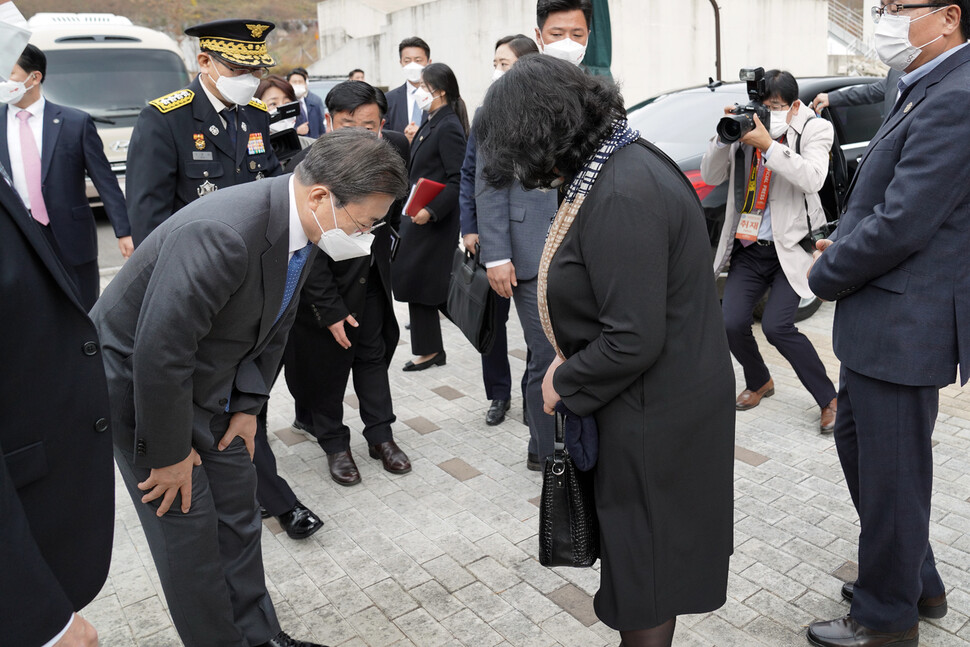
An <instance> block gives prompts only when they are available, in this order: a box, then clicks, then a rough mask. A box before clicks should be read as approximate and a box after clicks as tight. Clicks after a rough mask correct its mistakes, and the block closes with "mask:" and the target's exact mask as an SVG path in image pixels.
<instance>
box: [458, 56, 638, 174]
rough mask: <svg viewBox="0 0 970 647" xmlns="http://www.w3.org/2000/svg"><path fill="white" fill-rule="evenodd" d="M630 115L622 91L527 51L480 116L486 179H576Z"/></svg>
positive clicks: (477, 131)
mask: <svg viewBox="0 0 970 647" xmlns="http://www.w3.org/2000/svg"><path fill="white" fill-rule="evenodd" d="M625 117H626V110H625V109H624V106H623V97H622V95H621V94H620V89H619V87H617V85H616V84H615V83H613V82H611V81H608V80H606V79H605V78H604V77H598V76H590V75H588V74H585V73H584V72H583V71H582V70H580V69H579V68H578V67H576V66H575V65H570V64H569V63H567V62H565V61H560V60H558V59H555V58H553V57H551V56H526V57H523V58H521V59H519V61H518V62H517V63H516V64H515V65H513V66H512V67H511V68H510V69H509V71H508V72H506V73H505V75H504V76H502V78H500V79H499V80H498V81H496V82H495V83H493V84H492V86H491V87H490V88H489V90H488V94H486V95H485V102H484V103H483V104H482V108H481V110H479V112H478V115H477V117H476V119H475V127H474V130H475V137H476V139H477V140H478V154H479V156H480V158H479V161H480V162H482V164H483V165H482V173H483V175H484V178H485V180H486V181H487V182H488V183H489V184H491V185H492V186H495V187H499V188H501V187H506V186H509V185H510V184H512V182H513V181H515V180H519V181H520V182H521V183H522V186H524V187H525V188H527V189H535V188H544V187H549V186H551V185H552V183H553V182H554V181H555V180H557V179H558V178H559V177H565V178H566V180H567V181H568V180H569V179H571V178H572V177H573V176H574V175H575V174H576V173H577V172H579V170H580V169H581V168H582V167H583V164H585V163H586V160H587V159H588V158H589V156H590V155H592V154H593V153H594V152H595V151H596V149H597V148H598V147H599V145H600V142H602V141H603V139H605V138H606V137H607V136H608V135H609V134H610V131H611V130H612V127H613V121H614V120H615V119H622V118H625Z"/></svg>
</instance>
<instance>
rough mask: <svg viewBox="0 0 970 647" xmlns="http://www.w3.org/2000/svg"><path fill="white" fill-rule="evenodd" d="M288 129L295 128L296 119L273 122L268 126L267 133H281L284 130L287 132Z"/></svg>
mask: <svg viewBox="0 0 970 647" xmlns="http://www.w3.org/2000/svg"><path fill="white" fill-rule="evenodd" d="M290 128H296V117H290V118H289V119H280V120H279V121H274V122H273V123H271V124H270V125H269V131H270V132H271V133H281V132H283V131H284V130H289V129H290Z"/></svg>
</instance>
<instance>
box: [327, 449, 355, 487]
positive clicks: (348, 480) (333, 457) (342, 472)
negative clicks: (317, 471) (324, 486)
mask: <svg viewBox="0 0 970 647" xmlns="http://www.w3.org/2000/svg"><path fill="white" fill-rule="evenodd" d="M327 465H329V466H330V478H332V479H333V481H334V483H336V484H337V485H345V486H348V487H349V486H351V485H357V484H358V483H360V470H359V469H357V463H355V462H354V457H353V455H352V454H351V453H350V450H349V449H348V450H347V451H345V452H336V453H334V454H327Z"/></svg>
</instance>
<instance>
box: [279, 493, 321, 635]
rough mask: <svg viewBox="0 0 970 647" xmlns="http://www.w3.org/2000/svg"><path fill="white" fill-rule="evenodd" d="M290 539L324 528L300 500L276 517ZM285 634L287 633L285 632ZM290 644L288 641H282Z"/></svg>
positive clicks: (302, 536)
mask: <svg viewBox="0 0 970 647" xmlns="http://www.w3.org/2000/svg"><path fill="white" fill-rule="evenodd" d="M276 518H277V519H279V521H280V525H281V526H283V530H285V531H286V534H287V535H289V536H290V539H306V538H307V537H309V536H310V535H312V534H313V533H315V532H316V531H318V530H320V529H321V528H323V521H321V520H320V518H319V517H318V516H317V515H315V514H313V513H312V512H311V511H310V510H309V509H308V508H307V507H306V506H304V505H303V504H302V503H300V502H299V501H297V502H296V505H295V506H293V509H292V510H290V511H289V512H284V513H283V514H281V515H280V516H278V517H276ZM283 635H285V634H283ZM280 644H288V643H280Z"/></svg>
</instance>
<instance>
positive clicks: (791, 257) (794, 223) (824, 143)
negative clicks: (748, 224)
mask: <svg viewBox="0 0 970 647" xmlns="http://www.w3.org/2000/svg"><path fill="white" fill-rule="evenodd" d="M812 116H813V113H812V110H811V108H809V107H807V106H805V105H800V106H799V109H798V114H796V115H795V116H794V117H793V118H792V121H791V123H790V124H789V125H788V132H787V135H786V137H785V141H786V142H788V144H780V143H776V144H775V147H774V150H772V152H771V155H770V156H769V157H768V161H767V162H766V163H765V164H766V166H767V168H768V169H769V170H771V171H772V172H773V174H774V175H773V176H772V178H771V188H770V191H769V193H768V206H769V208H770V211H771V232H772V236H773V237H774V239H775V250H776V251H777V253H778V261H779V263H780V264H781V268H782V270H784V272H785V276H786V277H787V278H788V282H789V283H790V284H791V286H792V288H793V289H794V290H795V292H797V293H798V295H799V296H801V297H810V296H812V290H811V289H810V288H809V287H808V277H807V274H808V270H809V268H810V267H811V265H812V255H811V254H809V253H808V252H806V251H805V250H804V249H802V247H801V246H800V245H799V244H798V243H799V241H800V240H802V239H803V238H805V236H806V235H808V233H809V232H808V222H807V220H806V218H805V204H806V198H807V201H808V210H809V211H810V212H811V221H812V229H817V228H819V227H821V226H822V225H823V224H824V223H825V215H824V213H823V212H822V203H821V200H820V199H819V196H818V192H819V190H821V188H822V185H823V184H825V178H826V176H827V175H828V168H829V151H830V150H831V148H832V140H833V137H834V130H833V128H832V124H831V123H830V122H828V121H826V120H825V119H821V118H816V119H811V117H812ZM799 136H801V147H800V150H801V154H800V155H799V154H796V153H795V142H796V141H798V137H799ZM740 145H741V144H740V143H738V142H735V143H734V144H732V145H730V146H723V147H718V145H717V136H715V137H714V138H713V139H711V143H710V144H709V146H708V149H707V153H706V154H705V155H704V159H703V160H702V161H701V177H702V178H703V180H704V182H706V183H707V184H710V185H713V186H717V185H719V184H721V183H722V182H724V181H725V180H728V192H727V204H726V205H725V211H724V213H725V216H724V227H723V228H722V229H721V239H720V241H719V242H718V246H717V252H715V254H714V275H715V276H717V275H718V273H720V272H721V270H722V269H724V267H725V266H726V265H727V263H728V261H729V260H730V258H731V250H732V249H733V247H734V235H735V233H736V232H737V228H738V222H739V221H740V220H741V215H740V214H739V213H738V210H737V208H736V207H735V205H734V169H733V166H734V155H735V151H736V150H737V147H738V146H740ZM745 148H746V154H745V168H746V169H748V168H750V165H751V154H752V152H753V150H754V149H752V148H751V147H750V146H746V147H745ZM745 177H747V171H746V172H745Z"/></svg>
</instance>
